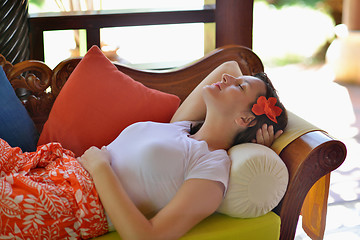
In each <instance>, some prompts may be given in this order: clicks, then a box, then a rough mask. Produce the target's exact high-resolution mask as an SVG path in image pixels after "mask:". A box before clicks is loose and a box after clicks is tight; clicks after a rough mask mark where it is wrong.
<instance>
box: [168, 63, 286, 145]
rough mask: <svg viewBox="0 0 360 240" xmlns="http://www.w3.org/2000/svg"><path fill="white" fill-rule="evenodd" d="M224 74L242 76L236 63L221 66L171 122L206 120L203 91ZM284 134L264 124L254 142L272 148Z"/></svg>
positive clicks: (190, 96) (206, 79) (184, 104)
mask: <svg viewBox="0 0 360 240" xmlns="http://www.w3.org/2000/svg"><path fill="white" fill-rule="evenodd" d="M224 73H227V74H230V75H232V76H234V77H238V76H241V75H242V72H241V69H240V67H239V65H238V63H237V62H236V61H228V62H225V63H223V64H221V65H219V66H218V67H217V68H215V69H214V70H213V71H212V72H211V73H210V74H209V75H208V76H207V77H206V78H204V80H203V81H202V82H201V83H199V85H198V86H197V87H196V88H195V89H194V90H193V91H192V92H191V93H190V94H189V96H188V97H187V98H186V99H185V101H184V102H183V103H182V104H181V106H180V107H179V108H178V109H177V111H176V112H175V114H174V116H173V117H172V119H171V122H177V121H201V120H204V119H205V115H206V106H205V103H204V100H203V97H202V89H203V87H204V86H206V85H210V84H212V83H216V82H219V81H221V80H222V75H223V74H224ZM282 133H283V131H281V130H280V131H277V132H276V133H274V128H273V126H271V125H270V126H268V125H266V124H264V125H263V126H262V128H260V129H259V130H258V131H257V133H256V139H254V140H253V141H252V142H253V143H258V144H262V145H264V146H267V147H270V146H271V145H272V143H273V142H274V140H275V139H276V138H278V137H279V136H280V135H281V134H282Z"/></svg>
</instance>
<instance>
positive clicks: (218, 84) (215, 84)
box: [213, 83, 221, 90]
mask: <svg viewBox="0 0 360 240" xmlns="http://www.w3.org/2000/svg"><path fill="white" fill-rule="evenodd" d="M213 85H214V86H216V87H218V88H219V90H221V87H220V83H213Z"/></svg>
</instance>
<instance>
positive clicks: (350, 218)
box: [265, 65, 360, 240]
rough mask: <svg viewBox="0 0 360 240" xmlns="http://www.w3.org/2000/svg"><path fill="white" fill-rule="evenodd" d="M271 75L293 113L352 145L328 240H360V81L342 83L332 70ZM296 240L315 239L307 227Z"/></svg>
mask: <svg viewBox="0 0 360 240" xmlns="http://www.w3.org/2000/svg"><path fill="white" fill-rule="evenodd" d="M265 70H266V72H267V73H268V75H269V77H270V79H272V81H273V83H274V85H275V87H276V88H277V90H278V92H279V95H280V98H281V99H282V101H283V103H284V105H285V106H286V107H287V108H288V109H289V110H290V111H292V112H294V113H296V114H298V115H299V116H301V117H303V118H304V119H306V120H308V121H309V122H311V123H313V124H315V125H316V126H318V127H320V128H322V129H324V130H325V131H327V132H328V133H330V134H331V135H332V136H334V137H335V138H337V139H339V140H341V141H343V142H344V143H345V144H346V146H347V150H348V155H347V157H346V159H345V162H344V163H343V164H342V165H341V166H340V167H339V168H338V169H337V170H335V171H334V172H333V173H332V175H331V183H330V194H329V200H328V202H329V205H328V206H329V208H328V214H327V224H326V230H325V236H324V239H325V240H333V239H334V240H335V239H351V240H358V239H359V240H360V163H359V160H360V159H359V158H360V79H359V84H358V85H357V84H349V83H344V82H342V83H340V82H336V81H334V79H335V77H334V75H333V74H332V70H331V69H330V67H329V66H327V65H320V66H315V67H314V66H313V67H304V66H300V65H288V66H285V67H277V68H270V67H265ZM295 239H296V240H303V239H306V240H307V239H310V238H308V237H307V235H306V234H305V233H304V232H303V231H302V229H301V224H299V226H298V230H297V233H296V237H295Z"/></svg>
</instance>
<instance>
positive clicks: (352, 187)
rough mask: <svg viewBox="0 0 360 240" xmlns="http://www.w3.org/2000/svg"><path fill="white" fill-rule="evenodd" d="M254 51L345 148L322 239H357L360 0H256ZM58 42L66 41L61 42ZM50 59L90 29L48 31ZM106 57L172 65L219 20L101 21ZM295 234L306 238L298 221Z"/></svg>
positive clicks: (207, 0) (39, 3)
mask: <svg viewBox="0 0 360 240" xmlns="http://www.w3.org/2000/svg"><path fill="white" fill-rule="evenodd" d="M29 3H30V5H29V13H30V14H33V15H36V14H39V13H42V12H69V11H79V10H82V11H91V10H114V9H118V10H119V11H121V10H128V9H139V8H144V9H147V8H160V9H166V8H178V9H184V8H185V9H197V8H203V7H204V4H205V5H206V4H214V3H215V0H151V1H150V0H131V1H125V0H122V1H120V0H118V1H113V0H87V1H85V0H29ZM253 21H254V22H253V51H254V52H255V53H256V54H257V55H258V56H259V57H260V58H261V59H262V61H263V63H264V65H265V70H266V72H267V73H268V75H269V76H270V78H271V79H272V81H273V82H274V85H275V87H276V88H277V89H278V91H279V95H280V97H281V98H282V101H283V102H284V104H285V106H287V108H288V109H289V110H291V111H293V112H295V113H297V114H299V115H301V116H302V117H303V118H305V119H306V120H308V121H310V122H311V123H313V124H315V125H317V126H319V127H321V128H323V129H324V130H326V131H327V132H329V133H330V134H331V135H333V136H334V137H335V138H338V139H340V140H341V141H343V142H344V143H345V144H346V145H347V148H348V156H347V159H346V160H345V162H344V164H343V165H342V166H340V168H338V169H337V170H336V171H334V172H333V173H332V176H331V186H330V194H329V209H328V215H327V227H326V231H325V237H324V239H327V240H329V239H352V240H356V239H360V166H359V163H358V159H359V156H360V152H359V151H360V145H359V142H360V137H359V129H360V120H359V119H360V118H359V117H360V87H359V83H360V32H359V31H360V1H359V0H255V1H254V20H253ZM59 42H61V44H59ZM44 43H45V62H46V63H47V64H48V65H49V66H50V67H51V68H53V67H55V66H56V64H57V63H59V62H60V61H61V60H63V59H66V58H68V57H75V56H83V55H84V54H85V53H86V49H87V46H86V33H85V30H76V31H75V30H66V31H47V32H45V33H44ZM101 48H102V50H103V51H104V52H105V54H106V55H107V57H108V58H110V59H111V60H113V61H118V62H120V63H123V64H127V65H130V66H133V67H136V68H140V69H157V70H158V69H162V70H164V69H165V70H168V69H173V68H178V67H181V66H183V65H186V64H189V63H191V62H193V61H195V60H196V59H198V58H200V57H202V56H204V54H206V53H208V52H210V51H211V50H213V49H214V48H215V24H214V23H206V24H203V23H195V24H176V25H158V26H139V27H118V28H106V29H105V28H104V29H101ZM295 239H297V240H301V239H309V238H308V237H307V236H306V234H305V233H304V232H303V231H302V229H301V226H299V228H298V231H297V234H296V238H295Z"/></svg>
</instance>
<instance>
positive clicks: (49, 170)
mask: <svg viewBox="0 0 360 240" xmlns="http://www.w3.org/2000/svg"><path fill="white" fill-rule="evenodd" d="M73 156H74V154H73V153H72V152H71V151H68V150H65V149H63V148H62V147H61V145H60V144H58V143H49V144H46V145H42V146H40V147H38V149H37V151H36V152H31V153H22V151H21V150H20V148H12V147H10V146H9V145H8V144H7V143H6V142H5V141H4V140H2V139H0V215H1V216H0V239H87V238H92V237H95V236H99V235H101V234H104V233H106V232H107V231H108V227H107V226H108V225H107V221H106V217H105V213H104V209H103V207H102V205H101V203H100V200H99V197H98V194H97V192H96V190H95V186H94V183H93V182H92V180H91V177H90V175H89V174H88V173H87V172H86V171H85V170H84V169H83V168H82V167H81V166H80V164H79V163H78V162H77V160H76V159H75V158H74V157H73Z"/></svg>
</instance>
